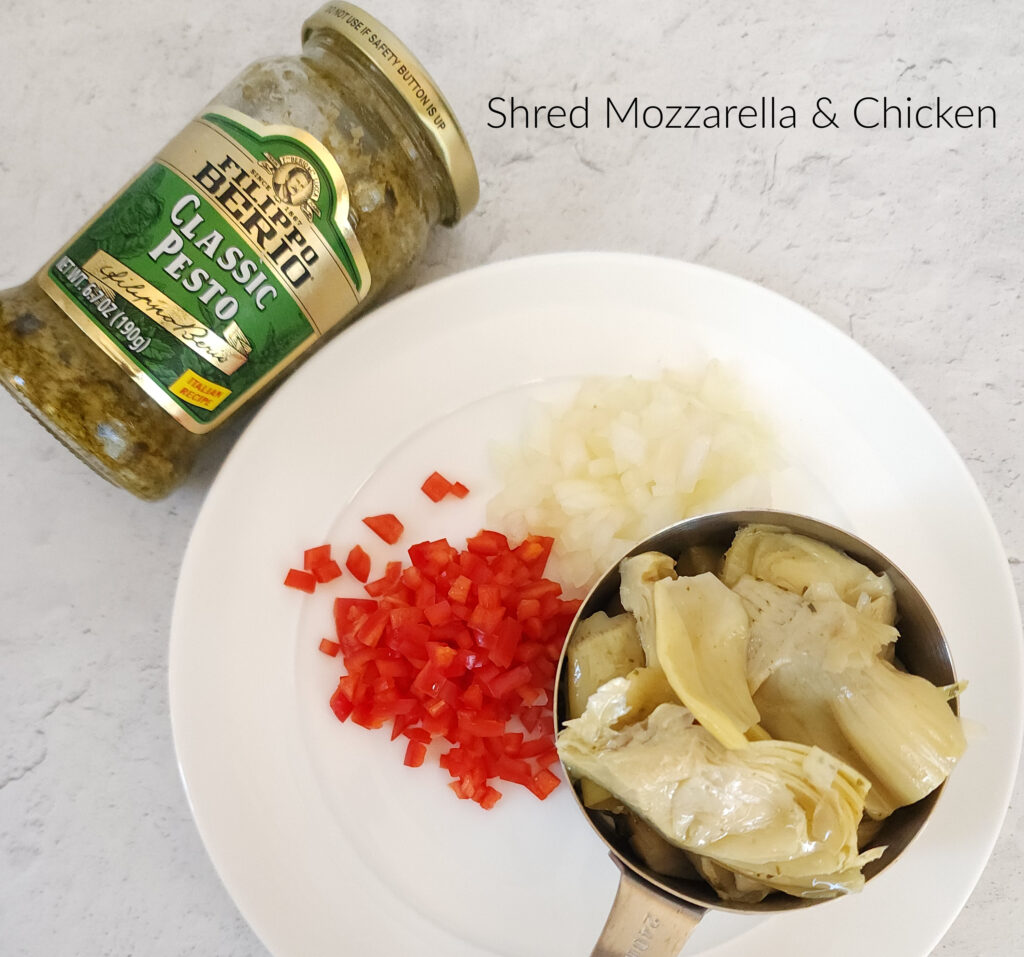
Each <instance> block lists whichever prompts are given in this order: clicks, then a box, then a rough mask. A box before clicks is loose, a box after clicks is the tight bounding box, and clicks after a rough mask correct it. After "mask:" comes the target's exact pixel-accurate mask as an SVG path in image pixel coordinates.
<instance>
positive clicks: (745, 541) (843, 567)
mask: <svg viewBox="0 0 1024 957" xmlns="http://www.w3.org/2000/svg"><path fill="white" fill-rule="evenodd" d="M744 575H750V576H752V577H754V578H758V579H760V580H762V581H766V582H771V583H772V584H773V585H777V586H778V587H779V588H783V589H785V590H786V591H790V592H794V593H795V594H797V595H802V594H803V593H804V592H805V591H806V590H807V589H808V588H809V587H811V586H813V585H816V584H821V583H828V584H830V585H831V586H832V587H833V588H834V589H835V591H836V594H837V595H838V596H839V598H840V599H841V600H842V601H844V602H846V604H848V605H851V606H852V607H854V608H860V609H862V610H866V611H867V612H868V614H869V615H871V617H873V618H875V619H876V620H877V621H880V622H882V623H883V624H885V625H892V624H894V623H895V621H896V599H895V596H894V589H893V584H892V580H891V579H890V578H889V576H888V575H884V574H883V575H876V574H875V573H874V572H873V571H871V569H870V568H868V567H867V566H866V565H863V564H861V563H860V562H858V561H856V560H855V559H853V558H850V556H849V555H845V554H844V553H843V552H840V551H838V550H837V549H835V548H832V547H831V546H830V545H826V544H824V543H823V542H819V541H815V539H813V538H808V537H807V536H806V535H797V534H796V533H795V532H790V531H788V530H787V529H785V528H776V527H775V526H772V525H747V526H745V527H744V528H741V529H740V530H739V531H738V532H737V533H736V537H735V538H734V539H733V543H732V545H731V546H730V548H729V551H728V552H726V555H725V563H724V564H723V567H722V580H723V581H724V582H725V583H726V584H727V585H728V586H729V587H730V588H731V587H732V586H733V585H735V584H736V582H738V581H739V580H740V578H742V577H743V576H744Z"/></svg>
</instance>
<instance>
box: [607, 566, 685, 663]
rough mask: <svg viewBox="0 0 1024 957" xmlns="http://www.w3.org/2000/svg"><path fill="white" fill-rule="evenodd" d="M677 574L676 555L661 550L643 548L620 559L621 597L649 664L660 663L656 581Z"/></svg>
mask: <svg viewBox="0 0 1024 957" xmlns="http://www.w3.org/2000/svg"><path fill="white" fill-rule="evenodd" d="M675 577H676V563H675V559H672V558H670V557H669V556H668V555H665V554H664V553H662V552H644V553H643V554H641V555H633V556H632V557H631V558H624V559H623V560H622V561H621V562H619V582H620V583H619V600H620V601H621V602H622V607H623V608H625V609H626V611H628V612H632V614H633V617H634V618H635V619H636V629H637V632H638V633H639V635H640V644H641V645H643V649H644V654H645V655H646V657H647V664H648V665H650V666H651V667H653V666H655V665H657V664H658V652H657V649H656V647H655V638H654V635H655V610H654V583H655V582H656V581H658V580H660V579H662V578H675Z"/></svg>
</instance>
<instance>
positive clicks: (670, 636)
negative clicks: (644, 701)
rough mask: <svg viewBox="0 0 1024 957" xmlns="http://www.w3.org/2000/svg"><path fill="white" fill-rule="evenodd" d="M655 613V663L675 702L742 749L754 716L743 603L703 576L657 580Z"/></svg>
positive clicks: (747, 626)
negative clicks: (673, 692)
mask: <svg viewBox="0 0 1024 957" xmlns="http://www.w3.org/2000/svg"><path fill="white" fill-rule="evenodd" d="M654 610H655V618H654V620H655V645H656V648H657V657H658V662H659V664H660V666H661V668H662V669H663V670H664V672H665V675H666V677H667V678H668V680H669V683H670V684H671V685H672V688H673V689H674V690H675V693H676V694H677V695H678V696H679V700H680V701H681V702H682V703H683V704H684V705H686V707H687V708H689V709H690V711H691V712H692V713H693V715H694V717H695V718H696V719H697V720H698V721H699V722H700V723H701V724H702V725H703V726H704V727H705V728H706V729H707V730H708V731H709V732H710V733H711V734H712V735H714V737H715V738H717V739H718V740H719V741H720V742H721V743H722V744H724V745H725V746H726V747H727V748H742V747H745V746H746V744H747V739H746V737H745V736H744V734H745V732H746V731H747V729H748V728H750V727H751V726H752V725H755V724H757V722H758V713H757V708H756V707H755V706H754V702H753V700H752V699H751V697H750V691H749V689H748V687H747V639H748V636H749V633H750V619H749V618H748V616H747V612H746V611H745V610H744V608H743V602H742V601H741V600H740V599H739V598H738V597H737V596H736V595H735V594H734V593H733V592H732V591H731V590H730V589H728V588H727V587H726V586H725V585H723V584H722V583H721V582H720V581H719V580H718V579H717V578H716V577H715V576H714V575H712V574H711V573H710V572H705V573H704V574H702V575H696V576H694V577H693V578H676V579H668V578H663V579H661V580H660V581H658V582H656V583H655V584H654Z"/></svg>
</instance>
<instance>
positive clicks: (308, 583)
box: [284, 568, 316, 594]
mask: <svg viewBox="0 0 1024 957" xmlns="http://www.w3.org/2000/svg"><path fill="white" fill-rule="evenodd" d="M284 583H285V584H286V585H287V586H288V587H289V588H297V589H298V590H299V591H304V592H308V593H309V594H313V592H314V591H316V576H314V575H313V573H312V572H306V571H302V570H300V569H298V568H289V569H288V574H287V575H285V576H284Z"/></svg>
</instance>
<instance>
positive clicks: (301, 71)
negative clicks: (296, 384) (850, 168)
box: [0, 4, 479, 499]
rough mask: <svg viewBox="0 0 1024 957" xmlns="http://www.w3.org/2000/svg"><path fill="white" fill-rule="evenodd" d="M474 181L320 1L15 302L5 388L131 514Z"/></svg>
mask: <svg viewBox="0 0 1024 957" xmlns="http://www.w3.org/2000/svg"><path fill="white" fill-rule="evenodd" d="M478 195H479V183H478V180H477V175H476V169H475V166H474V163H473V158H472V155H471V153H470V151H469V147H468V144H467V143H466V140H465V137H464V135H463V133H462V131H461V129H460V128H459V125H458V122H457V121H456V119H455V117H454V115H453V114H452V111H451V109H450V107H449V106H448V104H447V102H446V101H445V100H444V98H443V97H442V95H441V94H440V93H439V92H438V90H437V88H436V86H435V85H434V83H433V81H432V80H431V79H430V77H429V75H428V74H427V72H426V70H425V69H424V68H423V67H422V66H421V65H420V64H419V62H418V61H417V60H416V59H415V57H413V55H412V54H411V53H410V52H409V51H408V50H407V49H405V47H404V46H403V45H402V44H401V43H400V41H398V40H397V39H396V38H395V37H394V36H393V35H392V34H391V33H390V32H389V31H388V30H387V29H386V28H385V27H383V26H382V25H381V24H380V23H378V22H377V21H375V20H374V19H373V18H372V17H370V16H369V15H368V14H366V13H364V12H362V11H360V10H358V8H355V7H351V6H346V8H345V9H344V10H342V9H341V8H340V7H338V6H337V5H334V4H328V5H327V6H325V7H324V8H323V9H322V10H320V11H319V12H318V13H316V14H314V15H313V16H312V17H311V18H310V19H309V20H307V21H306V23H305V24H304V26H303V30H302V53H301V55H300V56H282V57H273V58H269V59H265V60H260V61H257V62H255V63H253V64H251V65H250V66H248V67H247V68H246V69H245V70H243V72H242V73H241V75H240V76H239V77H238V78H237V79H236V80H234V81H233V82H232V83H231V84H229V85H228V87H227V88H226V89H224V90H223V91H221V93H219V94H218V95H217V96H216V97H215V98H214V100H213V101H212V102H211V104H210V106H208V107H207V108H206V109H205V110H204V111H203V112H202V113H201V114H200V115H199V116H198V117H196V119H195V120H193V121H192V123H190V124H189V125H188V126H187V127H186V128H185V129H184V130H183V131H182V132H181V133H180V134H179V135H178V136H177V137H176V138H175V139H174V140H172V141H171V142H170V143H169V144H168V145H167V146H166V147H165V148H164V149H163V150H162V151H161V152H160V153H159V154H158V155H157V157H156V158H155V159H154V161H153V162H152V164H151V165H150V166H148V167H147V168H146V169H145V170H143V171H142V173H140V174H139V176H138V177H137V178H136V179H134V180H133V181H132V182H131V183H129V184H128V186H127V187H125V189H124V190H123V191H122V192H121V193H120V194H119V195H118V196H117V197H116V198H115V199H114V200H113V201H112V202H111V203H110V204H109V205H108V206H107V207H106V208H105V209H104V210H102V211H101V212H100V213H99V214H98V216H96V217H95V218H94V219H93V220H92V221H91V222H90V223H89V224H88V225H87V226H86V227H84V229H83V230H82V232H80V233H79V234H78V235H77V236H76V237H75V238H74V239H72V240H71V241H70V242H69V243H67V244H66V245H65V246H64V247H62V249H61V252H60V253H59V254H58V255H57V256H56V257H54V259H53V260H52V261H51V262H50V263H48V264H47V265H46V266H44V268H43V269H42V270H40V272H39V273H38V274H37V275H36V276H35V277H34V278H33V279H32V280H30V281H29V282H27V283H26V284H24V285H22V286H20V287H17V288H14V289H10V290H7V291H5V292H2V293H0V381H2V382H3V384H4V385H5V386H6V387H7V389H8V390H9V391H10V392H11V393H12V394H13V395H14V396H15V398H16V399H17V400H18V401H19V402H20V403H21V404H22V405H23V406H24V407H25V408H26V409H27V410H28V411H29V412H31V413H32V414H33V415H34V416H35V417H36V418H37V419H38V420H39V421H40V422H41V423H42V424H43V425H45V426H46V427H47V428H48V429H49V430H50V431H51V432H52V433H53V434H54V435H55V436H56V437H57V438H58V439H60V441H61V442H63V443H64V445H65V446H67V447H68V448H69V449H70V450H71V451H72V452H74V453H75V454H76V455H78V456H79V458H81V459H82V460H83V461H84V462H86V463H87V464H88V465H89V466H91V467H92V468H93V469H94V470H95V471H96V472H97V473H99V474H100V475H102V476H103V477H104V478H106V479H108V480H110V481H111V482H114V483H115V484H117V485H119V486H121V487H123V488H125V489H127V490H128V491H130V492H132V493H133V494H135V495H137V496H139V497H140V498H143V499H158V498H161V497H163V496H165V495H167V494H168V493H169V492H171V491H172V490H173V489H174V488H176V487H177V486H178V485H180V484H181V483H182V482H183V481H184V480H185V478H186V477H187V476H188V474H189V472H190V470H191V468H192V466H193V463H194V460H195V457H196V454H197V452H198V450H199V448H200V446H201V444H202V442H203V439H204V436H205V435H206V434H207V433H209V432H210V430H212V429H213V428H215V427H216V426H217V425H219V424H220V423H221V422H223V421H224V419H225V418H227V416H229V415H230V414H231V413H233V412H234V411H235V410H237V409H238V408H239V407H240V406H241V405H242V404H243V403H244V402H245V401H247V400H248V399H249V398H252V397H253V396H254V395H256V394H257V393H258V392H260V391H261V390H263V389H265V388H266V387H267V386H269V385H270V384H271V383H272V382H274V381H275V380H279V378H280V376H281V374H282V373H284V372H285V371H286V370H289V369H292V368H294V366H295V363H296V361H297V360H299V359H300V358H302V357H308V355H309V353H310V351H311V350H312V349H314V348H315V347H316V346H318V345H319V344H322V343H323V342H324V341H325V340H326V338H327V337H329V336H330V335H332V334H333V333H336V332H337V331H339V330H340V329H341V328H343V327H344V326H345V325H347V324H348V323H349V322H351V321H352V320H353V319H354V318H356V317H357V316H358V315H360V314H361V313H362V312H363V311H364V310H365V309H366V308H367V306H369V305H370V304H372V303H373V302H374V301H375V300H377V299H378V298H379V297H380V296H381V295H382V294H383V293H385V292H386V291H387V290H388V289H389V288H391V287H392V286H393V285H394V282H395V280H396V279H397V278H398V277H399V276H401V275H402V274H403V273H404V272H405V271H406V270H407V269H408V268H409V266H411V265H412V264H413V263H414V262H415V261H416V259H418V258H419V256H420V255H421V254H422V253H423V251H424V250H425V248H426V246H427V242H428V238H429V234H430V232H431V228H432V227H433V226H434V225H436V224H442V225H446V226H451V225H454V224H455V223H456V222H458V221H459V220H460V219H461V218H462V216H464V215H465V214H466V213H467V212H469V211H470V210H471V209H472V208H473V206H474V205H475V204H476V201H477V198H478Z"/></svg>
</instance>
